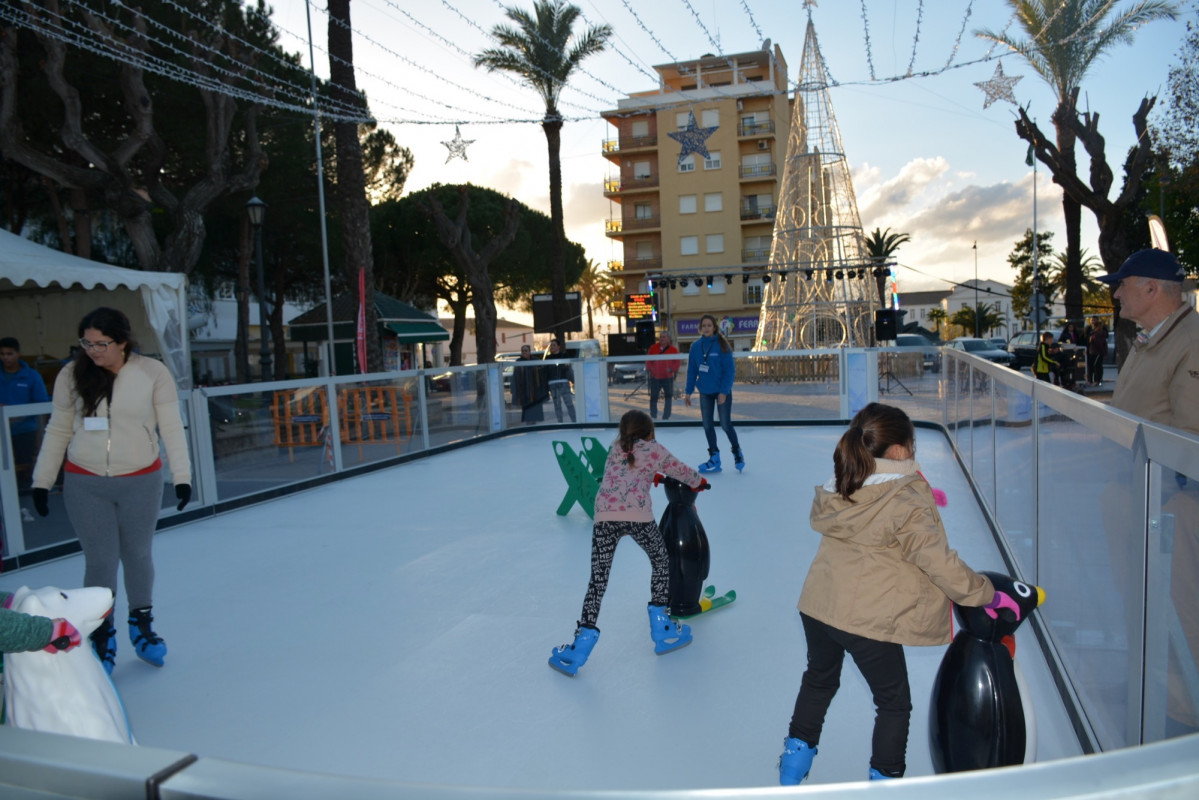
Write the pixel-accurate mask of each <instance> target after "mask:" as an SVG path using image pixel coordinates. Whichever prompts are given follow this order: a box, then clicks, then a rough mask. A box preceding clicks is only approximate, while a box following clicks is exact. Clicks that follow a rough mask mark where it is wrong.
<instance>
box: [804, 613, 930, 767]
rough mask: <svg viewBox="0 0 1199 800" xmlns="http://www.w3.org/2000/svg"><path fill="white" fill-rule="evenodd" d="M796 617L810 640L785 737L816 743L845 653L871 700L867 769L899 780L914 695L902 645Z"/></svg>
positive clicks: (835, 689)
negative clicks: (870, 734) (873, 710)
mask: <svg viewBox="0 0 1199 800" xmlns="http://www.w3.org/2000/svg"><path fill="white" fill-rule="evenodd" d="M799 616H800V619H802V620H803V629H804V635H805V636H806V637H807V640H808V668H807V670H806V671H805V672H804V674H803V682H802V683H801V684H800V687H799V697H797V698H796V699H795V712H794V714H792V716H791V727H790V729H789V735H791V736H793V737H795V738H796V739H802V740H804V741H805V742H807V743H808V744H809V745H811V746H812V747H815V746H816V745H818V744H820V732H821V730H822V729H823V728H824V715H825V714H826V713H827V712H828V707H829V704H830V703H831V702H832V701H833V695H835V694H836V693H837V689H838V688H840V686H841V663H842V662H843V661H844V660H845V654H846V653H849V655H850V656H852V657H853V661H854V663H855V664H857V665H858V670H859V671H860V672H861V673H862V677H864V678H865V679H866V683H867V684H869V685H870V691H871V692H872V693H873V695H874V707H875V716H874V738H873V743H872V747H871V755H870V766H872V767H874V768H875V769H876V770H878V771H879V772H881V773H883V774H884V775H890V776H892V777H896V778H899V777H903V773H904V770H905V769H906V768H907V764H906V755H907V749H908V724H909V722H910V720H911V716H912V692H911V689H910V688H909V687H908V667H907V661H906V659H904V655H903V646H902V645H898V644H894V643H893V642H879V641H875V640H874V639H867V638H866V637H864V636H855V635H854V634H852V633H846V632H845V631H842V630H839V629H837V628H834V627H833V626H831V625H825V624H824V623H823V622H820V621H819V620H816V619H812V618H811V617H809V616H808V615H807V614H802V613H801V614H800V615H799Z"/></svg>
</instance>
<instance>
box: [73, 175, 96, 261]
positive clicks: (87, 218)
mask: <svg viewBox="0 0 1199 800" xmlns="http://www.w3.org/2000/svg"><path fill="white" fill-rule="evenodd" d="M71 222H72V223H74V225H75V255H77V256H79V257H80V258H91V257H92V211H91V208H90V206H89V204H88V202H87V195H86V194H85V193H84V191H83V190H82V189H72V190H71Z"/></svg>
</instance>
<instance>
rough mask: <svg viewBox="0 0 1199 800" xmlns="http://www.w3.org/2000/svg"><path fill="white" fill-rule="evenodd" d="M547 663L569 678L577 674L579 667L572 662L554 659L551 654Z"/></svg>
mask: <svg viewBox="0 0 1199 800" xmlns="http://www.w3.org/2000/svg"><path fill="white" fill-rule="evenodd" d="M549 665H550V666H551V667H553V668H554V669H556V670H557V671H558V672H561V673H562V674H563V675H566V676H567V677H570V678H573V677H575V675H577V674H578V672H579V668H578V667H576V666H575V665H574V664H565V663H562V662H560V661H556V660H555V659H554V657H553V656H550V660H549Z"/></svg>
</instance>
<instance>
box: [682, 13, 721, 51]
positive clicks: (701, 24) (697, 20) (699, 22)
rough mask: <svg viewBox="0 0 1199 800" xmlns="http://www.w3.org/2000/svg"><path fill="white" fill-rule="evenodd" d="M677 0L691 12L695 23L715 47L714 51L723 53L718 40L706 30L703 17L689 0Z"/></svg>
mask: <svg viewBox="0 0 1199 800" xmlns="http://www.w3.org/2000/svg"><path fill="white" fill-rule="evenodd" d="M679 2H681V3H682V4H683V5H684V6H686V7H687V10H688V11H690V12H691V16H692V17H694V18H695V24H696V25H698V26H699V29H700V30H701V31H703V32H704V36H706V37H708V42H709V43H710V44H711V45H712V47H714V48H715V49H716V52H717V53H720V54H723V51H722V50H721V49H720V42H718V41H716V40H715V39H713V38H712V34H711V33H710V32H709V31H708V26H707V25H705V24H704V20H703V17H701V16H700V15H699V12H698V11H696V10H695V6H693V5H691V0H679Z"/></svg>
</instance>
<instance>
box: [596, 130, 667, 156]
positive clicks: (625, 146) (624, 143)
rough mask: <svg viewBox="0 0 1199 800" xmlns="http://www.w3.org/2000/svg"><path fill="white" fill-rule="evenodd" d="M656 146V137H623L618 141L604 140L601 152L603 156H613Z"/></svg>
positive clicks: (650, 135)
mask: <svg viewBox="0 0 1199 800" xmlns="http://www.w3.org/2000/svg"><path fill="white" fill-rule="evenodd" d="M657 146H658V137H657V135H655V134H649V135H646V136H625V137H622V138H619V139H604V142H603V146H602V150H603V155H605V156H615V155H618V154H621V153H627V152H629V151H631V150H645V149H647V148H651V147H657Z"/></svg>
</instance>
